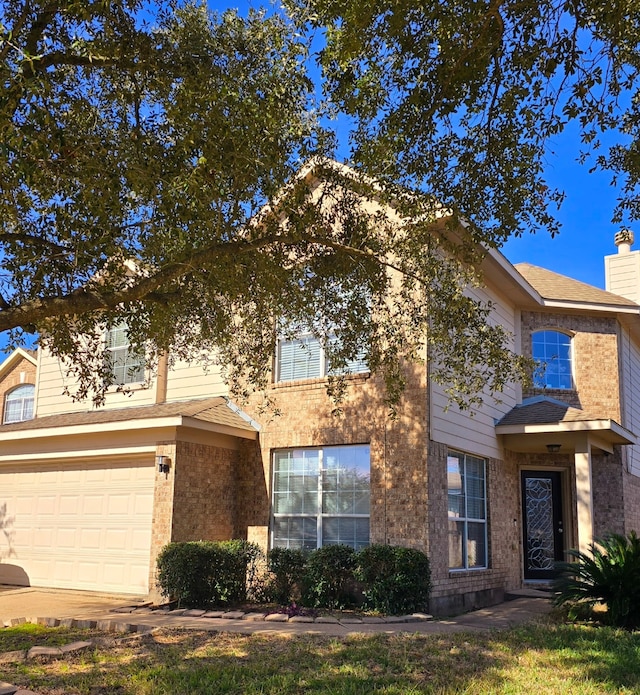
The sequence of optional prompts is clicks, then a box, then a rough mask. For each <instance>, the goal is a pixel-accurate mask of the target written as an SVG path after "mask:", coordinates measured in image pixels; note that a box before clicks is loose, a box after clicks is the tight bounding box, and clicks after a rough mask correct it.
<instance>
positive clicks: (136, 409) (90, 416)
mask: <svg viewBox="0 0 640 695" xmlns="http://www.w3.org/2000/svg"><path fill="white" fill-rule="evenodd" d="M180 426H183V427H184V426H187V427H189V426H191V427H199V428H200V429H211V430H212V431H217V432H225V433H228V434H235V435H236V436H241V437H246V438H254V437H255V435H256V434H257V432H258V431H259V430H260V425H259V424H258V423H257V422H255V421H254V420H252V419H251V418H250V417H249V416H248V415H246V414H245V413H243V412H242V411H241V410H240V408H238V407H237V406H236V405H234V404H233V403H232V402H231V401H229V400H228V399H227V398H224V397H222V396H218V397H214V398H202V399H197V400H191V401H175V402H171V403H160V404H157V405H147V406H133V407H129V408H114V409H108V408H105V409H103V410H92V411H84V412H77V413H61V414H58V415H47V416H44V417H36V418H33V419H32V420H24V421H22V422H16V423H11V424H8V425H0V442H2V441H5V440H10V441H11V440H16V439H17V438H19V439H27V438H37V437H51V436H64V435H69V434H81V433H89V432H94V431H107V430H119V431H122V430H124V429H150V428H153V429H158V428H160V427H180Z"/></svg>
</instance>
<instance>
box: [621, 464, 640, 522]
mask: <svg viewBox="0 0 640 695" xmlns="http://www.w3.org/2000/svg"><path fill="white" fill-rule="evenodd" d="M622 493H623V495H624V529H623V532H624V533H629V532H630V531H635V532H636V533H638V534H640V478H638V476H637V475H633V474H631V473H628V472H627V471H626V470H623V471H622Z"/></svg>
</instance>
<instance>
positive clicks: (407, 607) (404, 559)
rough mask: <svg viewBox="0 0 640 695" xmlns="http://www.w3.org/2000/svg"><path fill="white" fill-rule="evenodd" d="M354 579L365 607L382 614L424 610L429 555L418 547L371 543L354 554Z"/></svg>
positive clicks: (426, 606) (428, 584) (427, 601)
mask: <svg viewBox="0 0 640 695" xmlns="http://www.w3.org/2000/svg"><path fill="white" fill-rule="evenodd" d="M356 578H357V579H358V580H359V581H360V582H362V593H363V594H364V597H365V604H364V605H365V606H366V607H367V608H370V609H372V610H376V611H380V612H381V613H390V614H394V613H395V614H398V613H412V612H414V611H426V610H427V609H428V606H429V593H430V591H431V572H430V567H429V558H428V557H427V556H426V555H425V554H424V553H422V552H420V551H419V550H413V549H411V548H400V547H398V546H391V545H371V546H369V547H368V548H363V549H362V550H361V551H360V552H359V553H358V555H357V569H356Z"/></svg>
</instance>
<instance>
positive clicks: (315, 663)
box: [0, 622, 640, 695]
mask: <svg viewBox="0 0 640 695" xmlns="http://www.w3.org/2000/svg"><path fill="white" fill-rule="evenodd" d="M118 637H119V636H114V635H109V634H105V633H98V632H96V631H79V630H65V629H64V628H55V629H47V628H41V627H36V628H34V627H33V626H19V627H14V628H6V629H4V630H0V652H5V651H9V650H14V649H21V648H27V647H28V646H30V645H32V644H34V643H37V644H39V645H47V644H52V645H53V644H55V645H59V644H60V643H61V642H62V643H64V642H71V641H74V640H77V639H94V640H98V646H97V647H96V648H95V649H94V650H92V651H91V650H90V651H88V652H81V653H77V654H75V655H73V656H71V655H69V656H66V657H65V658H63V659H58V660H53V661H46V660H40V661H38V662H35V661H30V662H27V663H23V664H15V663H13V664H6V663H5V664H1V665H0V680H5V681H9V682H12V683H15V684H16V685H20V686H22V687H25V688H29V689H31V690H34V691H36V692H38V693H42V694H43V695H60V694H61V693H64V694H65V695H75V694H85V695H181V694H186V693H203V694H209V693H238V694H240V693H246V694H248V695H252V694H257V693H260V694H262V695H264V694H269V693H272V694H273V695H276V694H277V695H288V694H291V695H293V694H294V693H295V694H296V695H297V694H299V693H331V694H334V695H359V694H362V695H365V694H368V693H372V692H375V693H387V694H389V695H391V694H401V693H402V694H403V695H410V694H413V693H438V694H444V693H477V694H480V693H482V695H486V694H487V693H523V694H524V693H527V694H528V693H544V695H554V694H556V693H558V694H559V693H567V695H569V694H571V695H575V694H576V693H587V694H588V693H593V694H595V693H632V692H634V693H637V692H639V691H640V633H628V632H622V631H618V630H614V629H611V628H605V627H592V626H580V625H556V624H553V623H551V622H549V623H540V624H532V625H528V626H524V627H521V628H517V629H513V630H509V631H503V632H494V633H491V634H470V633H466V634H458V635H416V634H395V635H381V634H376V635H367V636H364V635H361V636H352V637H348V638H329V637H326V638H323V637H313V636H303V635H288V636H275V635H268V636H267V635H253V636H246V635H239V634H231V633H213V632H205V631H193V630H189V631H187V630H162V631H159V632H155V633H152V634H147V635H134V636H131V637H127V638H126V639H124V640H120V639H118Z"/></svg>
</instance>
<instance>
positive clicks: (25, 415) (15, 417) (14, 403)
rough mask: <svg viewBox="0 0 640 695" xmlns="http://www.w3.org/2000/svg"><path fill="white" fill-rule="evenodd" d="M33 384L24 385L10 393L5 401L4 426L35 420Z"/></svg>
mask: <svg viewBox="0 0 640 695" xmlns="http://www.w3.org/2000/svg"><path fill="white" fill-rule="evenodd" d="M35 390H36V388H35V386H34V385H33V384H23V385H22V386H18V387H17V388H15V389H13V390H12V391H9V393H8V394H7V395H6V396H5V399H4V424H5V425H7V424H9V423H10V422H22V421H23V420H31V419H32V418H33V397H34V394H35Z"/></svg>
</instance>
